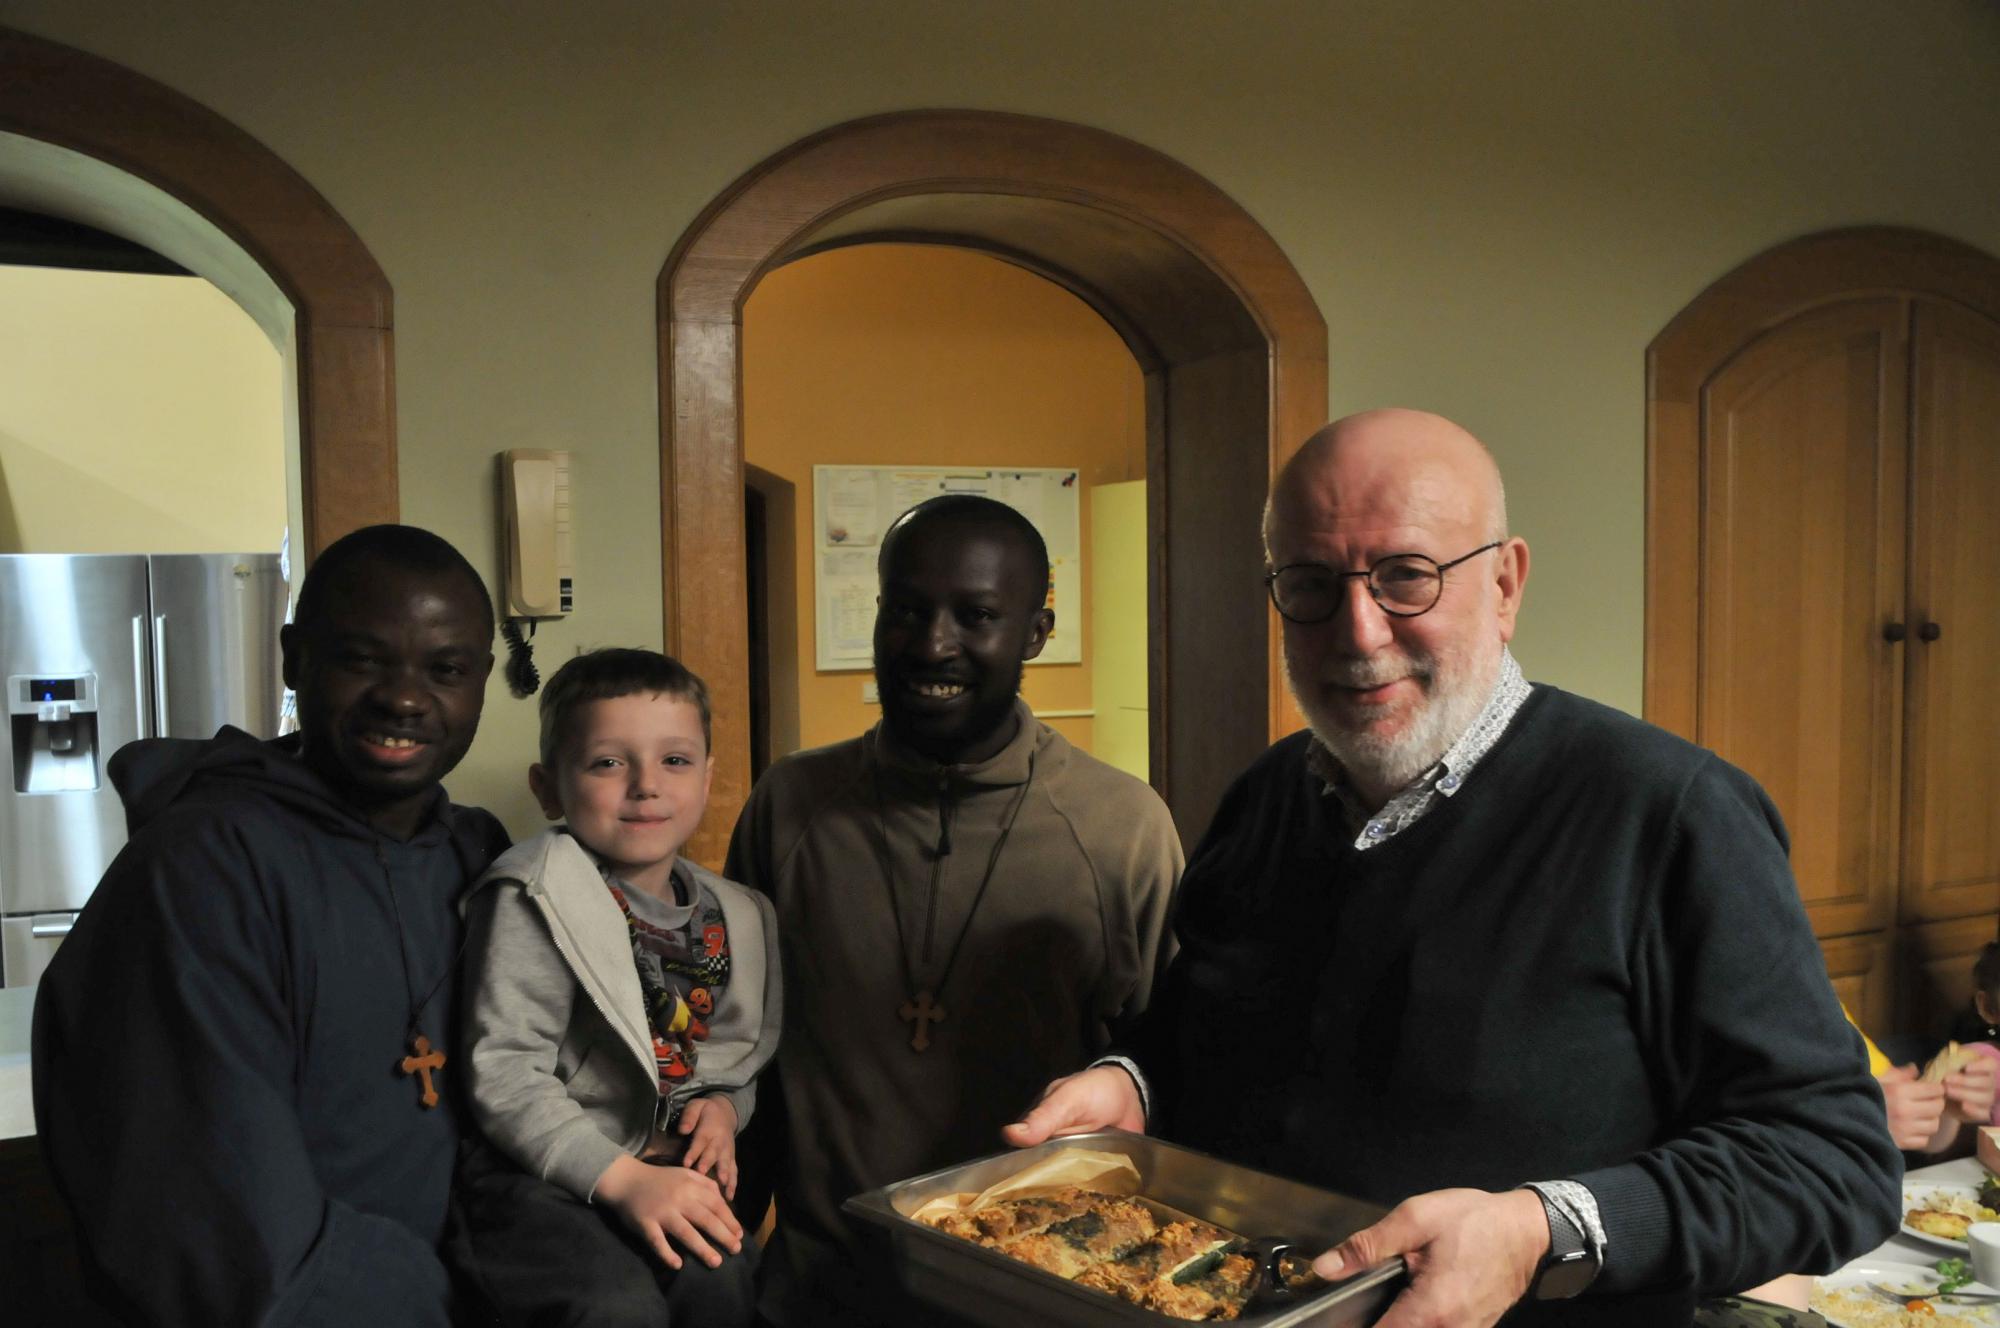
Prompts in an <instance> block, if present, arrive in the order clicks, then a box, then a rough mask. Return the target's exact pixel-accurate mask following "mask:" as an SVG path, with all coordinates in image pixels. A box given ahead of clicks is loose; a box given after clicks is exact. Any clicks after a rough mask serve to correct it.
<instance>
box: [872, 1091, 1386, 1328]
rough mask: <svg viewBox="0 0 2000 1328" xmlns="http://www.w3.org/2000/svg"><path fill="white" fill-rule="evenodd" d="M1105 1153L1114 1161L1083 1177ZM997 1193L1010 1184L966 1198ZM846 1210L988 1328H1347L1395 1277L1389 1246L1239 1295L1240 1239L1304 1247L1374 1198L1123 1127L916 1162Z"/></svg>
mask: <svg viewBox="0 0 2000 1328" xmlns="http://www.w3.org/2000/svg"><path fill="white" fill-rule="evenodd" d="M1106 1155H1111V1157H1110V1158H1109V1159H1108V1160H1114V1161H1116V1162H1117V1163H1119V1164H1120V1167H1121V1168H1122V1170H1123V1171H1124V1172H1125V1173H1126V1174H1124V1175H1123V1176H1122V1177H1120V1176H1112V1177H1110V1178H1109V1180H1108V1182H1099V1181H1093V1180H1090V1179H1088V1177H1089V1176H1090V1175H1091V1174H1094V1173H1095V1172H1098V1171H1102V1170H1104V1168H1103V1166H1101V1165H1099V1163H1100V1162H1101V1161H1104V1160H1107V1159H1106ZM1071 1163H1075V1164H1076V1165H1075V1167H1072V1166H1071V1165H1070V1164H1071ZM1086 1163H1088V1164H1089V1165H1088V1167H1086ZM1017 1178H1018V1180H1020V1181H1022V1182H1026V1185H1025V1188H1018V1187H1017V1186H1016V1180H1017ZM1038 1180H1045V1181H1046V1183H1035V1182H1037V1181H1038ZM1076 1180H1081V1181H1082V1183H1073V1182H1074V1181H1076ZM1121 1182H1122V1183H1121ZM1120 1190H1122V1191H1124V1192H1123V1193H1119V1192H1118V1191H1120ZM1107 1191H1109V1192H1107ZM996 1194H997V1195H1007V1196H1010V1197H1009V1198H1008V1199H1006V1200H994V1199H990V1198H988V1199H984V1200H982V1199H976V1198H975V1196H991V1195H996ZM846 1209H847V1211H848V1212H849V1213H851V1214H853V1215H854V1216H856V1217H858V1218H860V1219H862V1220H864V1221H867V1222H870V1223H873V1224H875V1225H877V1226H879V1227H882V1228H884V1230H885V1231H886V1233H887V1235H888V1238H889V1246H890V1251H891V1257H892V1258H893V1259H894V1260H895V1264H896V1273H897V1276H898V1277H899V1278H900V1280H901V1281H902V1283H903V1286H904V1287H905V1288H906V1289H907V1290H908V1291H909V1292H910V1294H912V1295H913V1296H916V1297H918V1298H920V1299H923V1300H926V1301H929V1302H930V1303H932V1304H936V1305H942V1306H945V1307H947V1308H948V1309H949V1310H950V1311H951V1312H952V1313H953V1314H954V1315H957V1316H958V1317H960V1318H966V1319H971V1320H973V1321H975V1322H979V1323H984V1324H990V1325H992V1326H993V1328H1015V1326H1016V1325H1020V1324H1023V1323H1035V1324H1037V1325H1041V1324H1047V1325H1052V1326H1053V1328H1067V1326H1069V1325H1076V1326H1078V1328H1091V1326H1093V1325H1151V1326H1152V1328H1163V1325H1167V1324H1171V1323H1174V1322H1177V1321H1182V1320H1190V1319H1204V1318H1226V1317H1235V1321H1236V1322H1238V1323H1243V1324H1253V1325H1257V1326H1258V1328H1291V1326H1292V1325H1315V1326H1316V1328H1347V1326H1348V1325H1360V1324H1370V1323H1373V1322H1374V1321H1375V1320H1376V1319H1377V1318H1379V1317H1380V1316H1381V1314H1382V1313H1383V1311H1384V1310H1386V1309H1387V1308H1388V1305H1389V1302H1390V1301H1391V1300H1392V1299H1394V1298H1395V1295H1396V1293H1397V1292H1398V1291H1400V1290H1401V1289H1402V1286H1403V1282H1404V1272H1403V1267H1402V1261H1401V1260H1395V1261H1393V1262H1392V1263H1390V1264H1387V1265H1385V1266H1383V1267H1381V1268H1378V1269H1374V1270H1372V1271H1370V1272H1367V1273H1363V1274H1361V1275H1359V1276H1357V1277H1353V1278H1349V1279H1347V1280H1345V1281H1342V1282H1337V1283H1331V1284H1329V1283H1324V1282H1319V1281H1318V1280H1317V1279H1307V1280H1306V1284H1305V1285H1303V1286H1300V1285H1299V1284H1298V1282H1296V1281H1295V1282H1294V1286H1295V1287H1296V1288H1297V1289H1295V1290H1293V1291H1291V1292H1290V1293H1289V1294H1285V1293H1280V1294H1278V1295H1276V1296H1272V1295H1271V1294H1270V1293H1269V1292H1268V1291H1267V1292H1266V1293H1265V1294H1264V1295H1263V1296H1259V1297H1257V1298H1256V1299H1255V1300H1252V1299H1250V1296H1251V1295H1252V1293H1254V1292H1255V1290H1256V1286H1257V1282H1258V1279H1259V1277H1260V1275H1261V1274H1262V1271H1263V1270H1262V1266H1261V1258H1262V1252H1261V1251H1260V1250H1259V1249H1258V1248H1256V1247H1255V1246H1248V1247H1246V1242H1250V1241H1255V1240H1257V1239H1258V1238H1268V1237H1279V1238H1282V1239H1283V1240H1285V1241H1287V1242H1289V1243H1291V1244H1292V1245H1294V1246H1296V1247H1297V1248H1298V1249H1299V1250H1300V1251H1301V1252H1302V1253H1303V1255H1304V1257H1305V1258H1306V1259H1310V1258H1311V1257H1312V1256H1313V1255H1315V1254H1318V1253H1319V1252H1320V1251H1321V1250H1324V1249H1326V1248H1328V1247H1329V1246H1332V1245H1336V1244H1338V1243H1339V1242H1340V1241H1342V1240H1344V1239H1345V1238H1346V1237H1347V1236H1348V1235H1350V1234H1351V1233H1353V1232H1355V1231H1358V1230H1360V1229H1361V1228H1362V1227H1364V1226H1367V1225H1368V1224H1369V1223H1371V1222H1373V1221H1375V1220H1376V1219H1377V1218H1378V1217H1380V1216H1381V1215H1382V1213H1383V1211H1384V1210H1383V1209H1382V1208H1381V1207H1379V1206H1377V1205H1375V1204H1370V1203H1364V1202H1362V1201H1361V1200H1358V1199H1349V1198H1345V1197H1343V1196H1341V1195H1337V1194H1329V1193H1328V1192H1326V1191H1325V1190H1319V1189H1314V1188H1313V1187H1312V1186H1309V1185H1302V1184H1300V1183H1299V1182H1297V1181H1290V1180H1285V1179H1282V1178H1280V1177H1277V1176H1271V1175H1266V1174H1265V1173H1263V1172H1259V1171H1252V1170H1250V1169H1249V1168H1247V1167H1240V1166H1237V1165H1235V1164H1233V1163H1229V1162H1224V1161H1222V1160H1220V1159H1218V1158H1213V1157H1210V1156H1208V1155H1207V1154H1204V1153H1198V1152H1195V1151H1194V1150H1192V1149H1188V1148H1181V1147H1179V1146H1177V1145H1174V1144H1169V1143H1165V1142H1163V1141H1161V1140H1158V1139H1152V1138H1148V1137H1146V1136H1144V1135H1137V1134H1126V1133H1124V1132H1122V1131H1105V1132H1102V1133H1098V1134H1084V1135H1074V1136H1071V1137H1069V1138H1066V1139H1051V1140H1049V1141H1048V1142H1047V1143H1044V1144H1041V1145H1038V1146H1037V1147H1034V1148H1028V1149H1022V1150H1020V1151H1018V1152H1007V1153H1001V1154H995V1155H994V1156H991V1157H985V1158H980V1159H979V1160H977V1161H974V1162H968V1163H965V1164H964V1165H961V1166H956V1167H948V1168H946V1169H945V1170H942V1171H934V1172H932V1173H930V1174H929V1175H924V1176H916V1177H913V1178H911V1179H909V1180H905V1181H899V1182H897V1183H896V1184H893V1185H888V1186H884V1187H883V1188H881V1189H879V1190H871V1191H869V1192H868V1193H866V1194H860V1195H856V1196H855V1197H854V1198H852V1199H849V1200H848V1201H847V1203H846ZM1246 1256H1247V1257H1246ZM1148 1306H1151V1308H1148ZM1238 1307H1241V1308H1240V1309H1239V1308H1238ZM1232 1311H1236V1313H1239V1314H1240V1317H1236V1316H1235V1314H1232Z"/></svg>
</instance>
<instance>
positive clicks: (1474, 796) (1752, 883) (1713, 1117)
mask: <svg viewBox="0 0 2000 1328" xmlns="http://www.w3.org/2000/svg"><path fill="white" fill-rule="evenodd" d="M1307 743H1308V735H1306V734H1296V735H1294V736H1292V737H1290V738H1287V739H1285V740H1284V741H1282V742H1280V743H1278V744H1277V745H1276V746H1274V747H1273V748H1271V750H1270V751H1269V752H1268V753H1266V754H1265V756H1264V757H1262V758H1261V759H1260V760H1259V761H1258V762H1257V763H1256V764H1255V765H1254V766H1252V767H1251V769H1250V770H1249V771H1247V772H1246V773H1245V774H1244V775H1243V777H1242V778H1241V779H1239V780H1238V781H1237V782H1236V784H1235V786H1234V787H1233V788H1232V789H1231V790H1230V792H1229V794H1228V795H1227V797H1226V798H1225V800H1224V802H1223V804H1222V807H1221V809H1220V811H1219V812H1218V813H1217V815H1216V818H1215V822H1214V824H1213V826H1212V827H1211V828H1210V830H1209V833H1208V835H1207V836H1206V837H1205V838H1204V840H1203V842H1202V844H1201V845H1200V847H1199V848H1197V850H1196V851H1195V854H1194V856H1193V857H1192V859H1191V860H1190V861H1189V864H1188V870H1187V874H1186V876H1185V878H1184V879H1183V882H1182V885H1181V895H1180V902H1179V905H1178V910H1179V911H1178V915H1177V921H1176V931H1177V934H1178V937H1179V940H1180V945H1181V952H1180V955H1179V958H1178V959H1177V960H1176V962H1175V964H1174V966H1173V968H1172V969H1171V970H1170V972H1169V975H1168V978H1167V982H1166V991H1165V994H1164V995H1163V998H1162V1001H1161V1003H1160V1004H1159V1006H1158V1007H1157V1008H1156V1009H1155V1011H1154V1012H1153V1013H1152V1015H1151V1016H1150V1017H1149V1018H1148V1020H1147V1024H1146V1027H1145V1033H1144V1036H1143V1040H1142V1041H1141V1042H1140V1044H1139V1045H1137V1046H1136V1047H1135V1053H1136V1059H1137V1060H1138V1061H1139V1063H1140V1065H1141V1066H1142V1068H1143V1069H1144V1070H1145V1071H1146V1074H1147V1076H1148V1078H1149V1080H1150V1081H1151V1082H1152V1084H1153V1086H1154V1090H1155V1092H1154V1097H1155V1109H1154V1110H1155V1114H1154V1121H1153V1128H1154V1129H1156V1130H1157V1131H1159V1132H1161V1133H1163V1134H1165V1135H1166V1136H1168V1137H1171V1138H1176V1139H1179V1140H1181V1141H1183V1142H1186V1143H1189V1144H1191V1145H1193V1146H1195V1147H1199V1148H1203V1149H1207V1150H1209V1151H1212V1152H1217V1153H1220V1154H1222V1155H1224V1156H1228V1157H1231V1158H1235V1159H1238V1160H1241V1161H1244V1162H1246V1163H1249V1164H1252V1165H1255V1166H1257V1167H1260V1168H1263V1169H1266V1170H1270V1171H1275V1172H1279V1173H1282V1174H1284V1175H1288V1176H1295V1177H1299V1178H1301V1179H1305V1180H1308V1181H1311V1182H1314V1183H1317V1184H1320V1185H1323V1186H1325V1187H1327V1188H1329V1189H1333V1190H1337V1191H1341V1192H1344V1193H1348V1194H1353V1195H1357V1196H1362V1197H1366V1198H1369V1199H1373V1200H1376V1201H1378V1202H1383V1203H1394V1202H1396V1201H1398V1200H1400V1199H1403V1198H1405V1197H1407V1196H1409V1195H1411V1194H1415V1193H1420V1192H1423V1191H1427V1190H1432V1189H1438V1188H1444V1187H1449V1186H1462V1185H1469V1186H1476V1187H1479V1188H1483V1189H1493V1190H1498V1189H1505V1188H1510V1187H1512V1186H1515V1185H1517V1184H1519V1183H1521V1182H1522V1181H1527V1180H1553V1179H1562V1178H1569V1179H1575V1180H1580V1181H1582V1182H1583V1183H1585V1184H1586V1185H1588V1186H1589V1187H1590V1188H1591V1190H1592V1191H1593V1192H1594V1193H1595V1194H1596V1196H1597V1199H1598V1202H1599V1205H1600V1207H1601V1210H1602V1214H1603V1217H1604V1222H1605V1227H1606V1234H1607V1237H1608V1243H1607V1251H1606V1263H1605V1267H1604V1270H1603V1273H1602V1274H1601V1276H1600V1278H1599V1280H1598V1283H1597V1285H1596V1287H1595V1288H1594V1289H1593V1292H1594V1294H1593V1296H1592V1297H1590V1298H1586V1300H1584V1301H1580V1302H1577V1303H1576V1304H1575V1305H1574V1306H1573V1307H1571V1308H1570V1309H1569V1310H1551V1311H1545V1312H1542V1313H1546V1314H1547V1315H1549V1316H1550V1317H1551V1318H1552V1319H1553V1318H1554V1317H1556V1316H1563V1318H1564V1321H1569V1320H1570V1319H1573V1318H1575V1317H1576V1316H1578V1315H1584V1316H1586V1317H1587V1316H1589V1315H1590V1313H1591V1302H1592V1300H1596V1310H1597V1313H1596V1316H1595V1320H1594V1321H1602V1322H1607V1323H1608V1322H1618V1323H1621V1324H1638V1323H1643V1322H1656V1321H1657V1322H1673V1321H1678V1322H1681V1323H1685V1322H1686V1321H1687V1313H1688V1307H1689V1306H1691V1304H1692V1302H1693V1300H1694V1298H1695V1297H1696V1296H1697V1295H1711V1294H1718V1293H1726V1292H1730V1291H1735V1290H1741V1289H1743V1288H1746V1287H1749V1286H1752V1285H1755V1284H1757V1283H1760V1282H1762V1281H1765V1280H1766V1279H1768V1278H1770V1277H1772V1276H1774V1275H1776V1274H1778V1273H1782V1272H1788V1271H1794V1270H1809V1271H1824V1270H1827V1269H1830V1268H1832V1267H1834V1266H1836V1265H1838V1264H1839V1263H1841V1262H1842V1261H1844V1260H1846V1259H1848V1258H1850V1257H1852V1256H1853V1255H1855V1254H1858V1253H1860V1252H1862V1251H1865V1250H1867V1249H1869V1248H1872V1247H1873V1246H1874V1245H1875V1244H1877V1243H1878V1242H1880V1241H1881V1240H1882V1239H1884V1238H1885V1237H1886V1236H1887V1235H1888V1234H1889V1233H1890V1232H1891V1231H1893V1230H1894V1229H1895V1226H1896V1222H1897V1218H1898V1200H1899V1197H1900V1196H1899V1193H1898V1189H1897V1186H1898V1183H1899V1180H1900V1177H1901V1161H1900V1158H1899V1156H1898V1154H1897V1152H1896V1150H1895V1148H1894V1147H1893V1146H1892V1145H1891V1143H1890V1140H1889V1136H1888V1132H1887V1127H1886V1123H1885V1120H1884V1116H1883V1108H1882V1097H1881V1093H1880V1090H1879V1089H1878V1087H1877V1086H1876V1084H1875V1082H1874V1081H1873V1079H1871V1078H1870V1077H1869V1075H1868V1070H1867V1062H1866V1059H1865V1057H1864V1056H1863V1054H1862V1050H1861V1046H1860V1042H1859V1039H1858V1037H1857V1035H1856V1034H1855V1033H1854V1032H1853V1030H1852V1029H1851V1028H1850V1027H1849V1026H1848V1024H1847V1023H1846V1021H1845V1020H1844V1019H1843V1018H1842V1016H1841V1012H1840V1007H1839V1005H1838V1003H1837V1002H1836V1000H1835V998H1834V995H1833V991H1832V988H1831V986H1830V984H1829V983H1828V981H1827V976H1826V970H1825V968H1824V966H1823V962H1822V960H1821V957H1820V952H1819V949H1818V947H1817V945H1816V944H1815V942H1814V940H1813V937H1812V933H1811V931H1810V929H1809V928H1808V926H1807V923H1806V918H1805V913H1804V909H1803V908H1802V906H1801V904H1800V901H1799V898H1798V893H1797V890H1796V887H1795V886H1794V884H1793V881H1792V877H1791V872H1790V869H1789V867H1788V866H1787V863H1786V847H1787V846H1786V840H1785V836H1784V829H1783V826H1782V825H1781V824H1780V822H1779V818H1778V814H1777V811H1776V809H1775V808H1774V807H1772V805H1771V803H1770V801H1769V799H1767V798H1766V797H1765V796H1764V793H1763V791H1762V790H1761V789H1759V788H1758V787H1757V785H1756V783H1755V782H1754V781H1753V780H1751V779H1750V778H1749V776H1747V775H1745V774H1743V773H1742V772H1741V771H1739V770H1737V769H1735V768H1734V767H1732V766H1730V765H1728V764H1726V763H1725V762H1723V761H1721V760H1719V759H1718V758H1716V757H1715V756H1714V755H1713V754H1712V753H1709V752H1707V751H1705V750H1703V749H1701V748H1698V747H1695V746H1693V745H1691V744H1689V743H1686V742H1683V741H1681V740H1680V739H1678V738H1675V737H1673V736H1672V735H1670V734H1667V733H1665V732H1664V731H1662V730H1660V729H1657V728H1654V727H1652V726H1650V725H1647V724H1643V723H1641V722H1639V721H1638V720H1635V719H1632V718H1630V717H1629V716H1626V715H1623V714H1620V713H1618V712H1616V711H1612V710H1609V709H1607V708H1605V707H1603V706H1600V705H1596V704H1594V703H1592V702H1589V701H1586V700H1583V699H1581V698H1579V697H1575V696H1572V695H1569V694H1567V693H1564V692H1561V691H1557V690H1555V689H1553V688H1548V687H1537V688H1536V689H1535V691H1534V693H1533V694H1532V696H1531V697H1530V698H1529V700H1528V701H1527V703H1526V704H1525V705H1524V707H1523V708H1522V710H1521V711H1520V713H1519V714H1518V715H1517V716H1516V718H1515V719H1514V722H1513V723H1512V724H1511V725H1510V726H1509V728H1508V730H1507V732H1506V734H1505V735H1504V736H1503V737H1502V739H1501V741H1500V743H1499V744H1498V745H1497V746H1496V747H1495V748H1494V749H1493V750H1492V751H1491V752H1490V753H1488V754H1487V756H1486V757H1485V759H1484V761H1483V762H1482V763H1481V764H1480V765H1479V766H1478V767H1477V768H1476V769H1475V771H1474V772H1473V774H1472V776H1471V777H1470V779H1469V780H1468V781H1467V782H1466V784H1465V785H1464V786H1463V788H1462V789H1461V790H1460V792H1458V794H1457V795H1456V796H1454V797H1451V798H1448V799H1440V801H1439V803H1438V804H1437V805H1436V806H1435V807H1434V808H1433V809H1432V810H1431V811H1430V812H1429V814H1428V815H1426V816H1425V817H1424V818H1423V819H1422V820H1420V821H1419V822H1417V823H1416V824H1415V825H1414V826H1412V827H1411V828H1409V829H1408V830H1406V831H1404V832H1403V833H1402V834H1400V835H1398V836H1396V837H1395V838H1393V839H1391V840H1389V841H1388V842H1387V843H1385V844H1383V845H1381V846H1378V847H1376V848H1372V849H1370V850H1368V851H1366V852H1360V851H1357V850H1356V849H1354V847H1353V839H1354V834H1353V832H1352V831H1351V830H1350V829H1348V828H1347V826H1346V824H1345V822H1344V819H1343V817H1342V815H1341V809H1340V806H1339V803H1338V802H1337V800H1335V799H1334V798H1332V797H1330V796H1328V795H1327V794H1326V793H1325V792H1324V786H1323V785H1322V784H1321V783H1320V781H1319V780H1317V779H1316V778H1314V777H1313V776H1312V775H1311V774H1310V773H1309V772H1308V770H1307V769H1306V766H1305V754H1306V749H1307ZM1635 1292H1643V1293H1648V1294H1647V1295H1646V1296H1643V1297H1640V1298H1638V1299H1634V1300H1623V1301H1622V1302H1621V1305H1620V1308H1619V1309H1618V1311H1617V1312H1616V1313H1614V1314H1611V1315H1610V1317H1608V1318H1607V1317H1604V1315H1605V1312H1606V1311H1608V1310H1609V1308H1610V1307H1609V1305H1608V1304H1607V1303H1606V1302H1604V1301H1603V1300H1597V1299H1596V1298H1597V1297H1600V1296H1604V1295H1610V1294H1618V1293H1635ZM1661 1293H1664V1294H1661ZM1537 1321H1539V1320H1537Z"/></svg>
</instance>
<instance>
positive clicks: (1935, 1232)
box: [1903, 1187, 2000, 1241]
mask: <svg viewBox="0 0 2000 1328" xmlns="http://www.w3.org/2000/svg"><path fill="white" fill-rule="evenodd" d="M1903 1197H1904V1200H1905V1202H1907V1203H1910V1204H1912V1205H1914V1206H1913V1207H1911V1208H1910V1209H1908V1210H1907V1211H1905V1212H1904V1214H1903V1225H1904V1226H1907V1227H1908V1228H1910V1230H1912V1231H1920V1232H1922V1233H1923V1234H1924V1235H1926V1236H1936V1237H1938V1238H1939V1239H1941V1240H1958V1241H1962V1240H1964V1239H1965V1229H1966V1228H1967V1227H1969V1226H1971V1225H1972V1224H1973V1223H1974V1222H1993V1221H2000V1212H1996V1211H1994V1210H1993V1209H1991V1208H1988V1207H1987V1206H1986V1205H1985V1204H1983V1203H1981V1202H1980V1201H1979V1200H1978V1199H1976V1198H1974V1197H1973V1194H1972V1192H1971V1190H1970V1187H1966V1188H1965V1189H1964V1190H1960V1189H1944V1188H1938V1189H1930V1190H1923V1189H1912V1190H1906V1191H1904V1195H1903Z"/></svg>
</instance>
